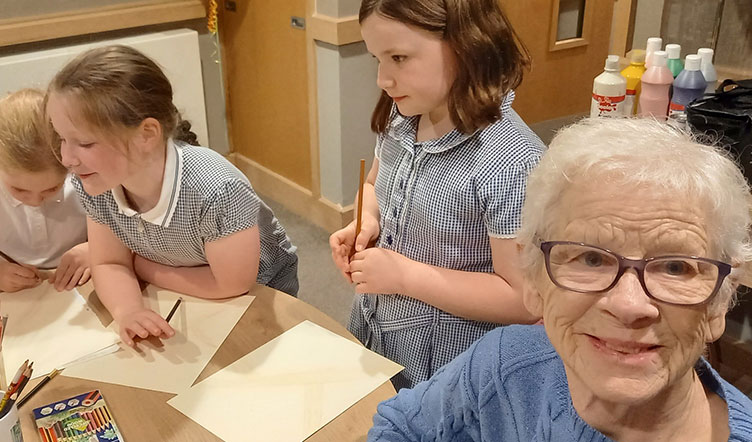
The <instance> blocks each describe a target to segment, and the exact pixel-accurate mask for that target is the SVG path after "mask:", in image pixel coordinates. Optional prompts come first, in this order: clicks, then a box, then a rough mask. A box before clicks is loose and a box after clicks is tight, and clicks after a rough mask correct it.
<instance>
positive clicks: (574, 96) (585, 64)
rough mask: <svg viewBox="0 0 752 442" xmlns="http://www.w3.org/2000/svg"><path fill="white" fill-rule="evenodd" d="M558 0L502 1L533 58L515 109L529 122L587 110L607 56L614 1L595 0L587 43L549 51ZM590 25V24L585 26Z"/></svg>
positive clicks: (515, 103)
mask: <svg viewBox="0 0 752 442" xmlns="http://www.w3.org/2000/svg"><path fill="white" fill-rule="evenodd" d="M554 1H558V0H526V1H514V0H502V2H501V4H502V8H503V9H504V11H505V13H506V14H507V17H508V18H509V20H510V21H511V23H512V26H513V27H514V29H515V31H517V34H518V35H519V36H520V38H521V39H522V41H523V42H524V43H525V45H526V46H527V49H528V50H529V51H530V54H531V56H532V57H533V65H532V69H531V70H530V71H529V72H527V73H526V75H525V78H524V80H523V82H522V85H521V86H520V87H519V88H518V89H517V96H516V98H515V101H514V105H513V107H514V108H515V110H516V111H517V112H518V113H519V114H520V115H521V116H522V118H524V119H525V121H526V122H527V123H535V122H537V121H543V120H549V119H552V118H558V117H563V116H566V115H572V114H578V113H583V112H587V111H588V110H589V109H590V100H591V94H592V88H593V79H594V78H595V76H596V75H598V74H599V73H600V72H602V71H603V65H604V62H605V60H606V56H607V55H608V49H609V39H610V32H611V17H612V14H613V1H609V0H587V1H588V2H594V3H593V4H594V7H595V8H594V10H593V13H592V20H591V21H590V26H592V27H591V29H590V33H589V36H590V37H589V41H588V44H587V45H583V46H577V47H571V48H568V49H563V50H557V51H550V50H549V38H548V37H549V35H550V29H551V26H552V23H551V10H552V8H553V2H554ZM585 25H586V26H587V25H588V24H587V23H586V24H585Z"/></svg>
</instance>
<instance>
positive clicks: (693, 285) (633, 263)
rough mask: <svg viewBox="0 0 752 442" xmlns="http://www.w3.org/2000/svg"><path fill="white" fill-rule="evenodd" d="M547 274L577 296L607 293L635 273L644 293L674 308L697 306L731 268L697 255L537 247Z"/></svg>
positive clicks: (570, 245)
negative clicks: (630, 254)
mask: <svg viewBox="0 0 752 442" xmlns="http://www.w3.org/2000/svg"><path fill="white" fill-rule="evenodd" d="M540 249H541V250H542V251H543V255H544V256H545V261H546V271H547V272H548V277H549V278H551V282H553V283H554V284H555V285H556V286H557V287H560V288H563V289H566V290H571V291H573V292H579V293H603V292H607V291H609V290H611V289H612V288H614V286H616V284H617V283H618V282H619V280H620V279H621V277H622V275H624V272H626V271H627V270H628V269H635V272H637V277H638V279H639V281H640V285H642V288H643V290H645V293H646V294H647V295H648V296H649V297H650V298H652V299H655V300H658V301H661V302H665V303H667V304H674V305H688V306H691V305H700V304H704V303H706V302H709V301H710V300H711V299H713V297H714V296H715V295H716V294H717V293H718V290H719V289H720V288H721V285H722V284H723V280H724V279H725V278H726V276H728V275H729V273H731V265H730V264H727V263H725V262H721V261H716V260H713V259H709V258H702V257H699V256H685V255H670V256H656V257H650V258H642V259H631V258H626V257H624V256H621V255H619V254H617V253H614V252H612V251H611V250H608V249H604V248H602V247H598V246H593V245H589V244H585V243H580V242H573V241H544V242H541V244H540Z"/></svg>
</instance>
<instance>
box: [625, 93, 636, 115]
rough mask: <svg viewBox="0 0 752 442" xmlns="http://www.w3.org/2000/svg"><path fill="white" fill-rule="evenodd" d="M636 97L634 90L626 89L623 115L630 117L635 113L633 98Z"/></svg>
mask: <svg viewBox="0 0 752 442" xmlns="http://www.w3.org/2000/svg"><path fill="white" fill-rule="evenodd" d="M636 97H637V90H636V89H627V95H626V96H625V97H624V115H625V116H627V117H628V116H630V115H634V114H635V113H637V108H636V107H635V98H636Z"/></svg>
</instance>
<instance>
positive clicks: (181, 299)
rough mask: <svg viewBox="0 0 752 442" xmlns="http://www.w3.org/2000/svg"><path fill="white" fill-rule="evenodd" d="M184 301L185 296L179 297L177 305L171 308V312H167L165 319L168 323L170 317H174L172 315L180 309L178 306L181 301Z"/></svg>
mask: <svg viewBox="0 0 752 442" xmlns="http://www.w3.org/2000/svg"><path fill="white" fill-rule="evenodd" d="M181 302H183V298H182V297H181V298H178V300H177V301H175V305H173V306H172V310H170V313H168V314H167V317H166V318H165V321H167V323H168V324H169V323H170V319H172V316H173V315H174V314H175V312H176V311H177V310H178V306H180V303H181Z"/></svg>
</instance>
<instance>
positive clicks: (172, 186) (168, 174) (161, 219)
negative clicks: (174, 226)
mask: <svg viewBox="0 0 752 442" xmlns="http://www.w3.org/2000/svg"><path fill="white" fill-rule="evenodd" d="M182 178H183V152H182V149H180V148H178V147H177V146H176V145H175V143H174V142H173V141H172V139H169V140H167V153H166V155H165V167H164V174H163V175H162V190H161V191H160V193H159V201H157V205H156V206H154V207H153V208H151V209H150V210H148V211H147V212H145V213H142V214H140V216H141V219H142V220H144V221H146V222H148V223H151V224H155V225H158V226H161V227H168V226H169V225H170V220H172V214H173V213H175V206H177V205H178V197H179V196H180V183H181V182H182ZM112 196H113V197H114V198H115V203H117V205H118V209H119V210H120V213H122V214H124V215H125V216H135V215H139V213H138V212H136V211H135V210H133V209H132V208H131V207H130V206H129V205H128V202H127V199H126V198H125V193H124V192H123V186H117V187H115V188H114V189H112Z"/></svg>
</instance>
